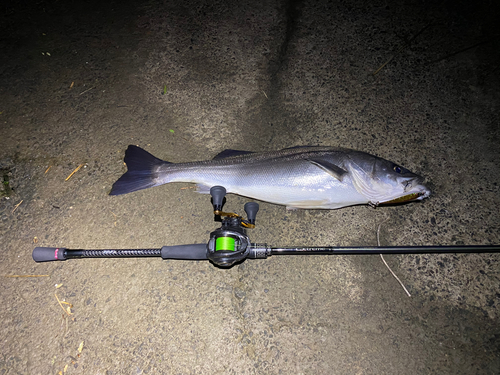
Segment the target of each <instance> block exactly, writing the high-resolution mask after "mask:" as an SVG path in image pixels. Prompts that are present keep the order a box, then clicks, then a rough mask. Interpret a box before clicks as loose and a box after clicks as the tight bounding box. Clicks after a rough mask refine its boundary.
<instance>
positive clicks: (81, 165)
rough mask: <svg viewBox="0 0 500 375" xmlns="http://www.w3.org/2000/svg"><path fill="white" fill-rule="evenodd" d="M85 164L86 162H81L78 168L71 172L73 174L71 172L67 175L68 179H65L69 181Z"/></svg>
mask: <svg viewBox="0 0 500 375" xmlns="http://www.w3.org/2000/svg"><path fill="white" fill-rule="evenodd" d="M84 165H85V164H80V165H79V166H78V167H76V169H75V170H74V171H73V172H71V174H70V175H69V176H68V177H66V179H65V180H64V181H68V180H69V179H70V178H71V176H73V175H74V174H75V173H76V172H78V170H79V169H80V168H81V167H83V166H84Z"/></svg>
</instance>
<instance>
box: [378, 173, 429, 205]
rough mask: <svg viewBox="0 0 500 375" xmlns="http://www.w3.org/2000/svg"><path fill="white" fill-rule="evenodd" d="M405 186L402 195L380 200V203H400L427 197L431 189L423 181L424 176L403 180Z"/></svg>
mask: <svg viewBox="0 0 500 375" xmlns="http://www.w3.org/2000/svg"><path fill="white" fill-rule="evenodd" d="M401 184H402V185H403V187H404V191H403V194H404V195H402V196H400V197H397V198H394V199H390V200H387V201H383V202H379V204H399V203H406V202H411V201H416V200H422V199H424V198H427V197H428V196H429V195H430V194H431V191H430V190H429V189H428V188H427V187H426V186H425V185H423V183H422V178H413V179H407V180H404V181H401Z"/></svg>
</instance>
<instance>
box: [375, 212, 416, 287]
mask: <svg viewBox="0 0 500 375" xmlns="http://www.w3.org/2000/svg"><path fill="white" fill-rule="evenodd" d="M387 220H389V219H385V220H384V221H382V222H381V223H380V224H379V225H378V229H377V245H378V246H379V247H380V227H381V226H382V224H383V223H385V222H386V221H387ZM380 258H381V259H382V262H384V264H385V266H386V267H387V269H388V270H389V271H390V272H391V273H392V276H394V278H395V279H396V280H397V281H398V282H399V284H400V285H401V286H402V287H403V289H404V291H405V292H406V294H407V295H408V297H411V294H410V292H408V289H406V287H405V286H404V284H403V283H402V282H401V280H399V277H397V276H396V274H395V273H394V272H392V270H391V267H389V265H388V264H387V262H386V261H385V259H384V256H383V255H382V254H380Z"/></svg>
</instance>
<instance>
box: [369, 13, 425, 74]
mask: <svg viewBox="0 0 500 375" xmlns="http://www.w3.org/2000/svg"><path fill="white" fill-rule="evenodd" d="M430 25H431V23H430V22H429V23H428V24H427V25H425V26H424V27H422V28H421V29H420V31H419V32H418V33H416V34H415V35H413V36H412V37H411V38H410V39H409V40H408V41H407V42H406V43H405V44H403V45H401V46H400V47H399V48H398V49H397V50H396V52H394V55H392V56H391V57H390V58H389V60H387V61H386V62H385V63H383V64H382V65H381V66H380V68H378V69H377V70H375V72H373V75H377V74H378V72H380V71H381V70H382V69H383V68H384V66H386V65H387V64H389V63H390V62H391V61H392V59H393V58H395V57H396V56H397V55H398V54H399V53H400V52H401V51H403V50H404V49H405V48H406V47H408V46H409V45H410V43H411V42H412V41H413V40H414V39H415V38H416V37H417V36H419V35H420V34H422V33H423V32H424V30H425V29H427V28H428V27H429V26H430Z"/></svg>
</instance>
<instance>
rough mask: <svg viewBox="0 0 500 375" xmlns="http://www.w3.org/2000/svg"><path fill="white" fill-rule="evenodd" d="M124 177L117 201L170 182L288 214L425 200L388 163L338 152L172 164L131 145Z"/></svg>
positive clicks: (319, 149)
mask: <svg viewBox="0 0 500 375" xmlns="http://www.w3.org/2000/svg"><path fill="white" fill-rule="evenodd" d="M124 161H125V163H126V165H127V172H126V173H125V174H124V175H123V176H121V177H120V178H119V179H118V180H117V181H116V182H115V183H114V184H113V186H112V189H111V192H110V193H109V194H110V195H121V194H127V193H131V192H134V191H137V190H142V189H146V188H150V187H154V186H159V185H163V184H168V183H171V182H184V183H186V182H188V183H189V182H190V183H196V184H197V188H198V191H199V192H200V193H208V192H209V190H210V188H211V187H213V186H217V185H219V186H223V187H224V188H225V189H226V191H227V192H228V193H233V194H237V195H241V196H244V197H248V198H252V199H256V200H260V201H264V202H269V203H274V204H279V205H284V206H286V208H287V209H338V208H342V207H347V206H353V205H363V204H368V205H371V206H373V207H376V206H378V205H381V204H399V203H406V202H410V201H420V200H423V199H424V198H427V197H429V195H430V194H431V191H430V189H429V188H428V187H427V186H426V185H424V179H423V178H422V177H420V176H419V175H417V174H415V173H413V172H410V171H409V170H408V169H406V168H404V167H402V166H400V165H398V164H395V163H393V162H391V161H388V160H385V159H382V158H380V157H377V156H374V155H371V154H368V153H366V152H362V151H356V150H351V149H347V148H340V147H323V146H296V147H290V148H286V149H283V150H279V151H268V152H251V151H238V150H224V151H222V152H221V153H219V154H218V155H216V156H215V157H214V158H213V159H211V160H204V161H195V162H186V163H170V162H168V161H163V160H161V159H158V158H156V157H155V156H153V155H151V154H150V153H149V152H147V151H146V150H144V149H142V148H140V147H138V146H134V145H130V146H128V148H127V150H126V151H125V158H124Z"/></svg>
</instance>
